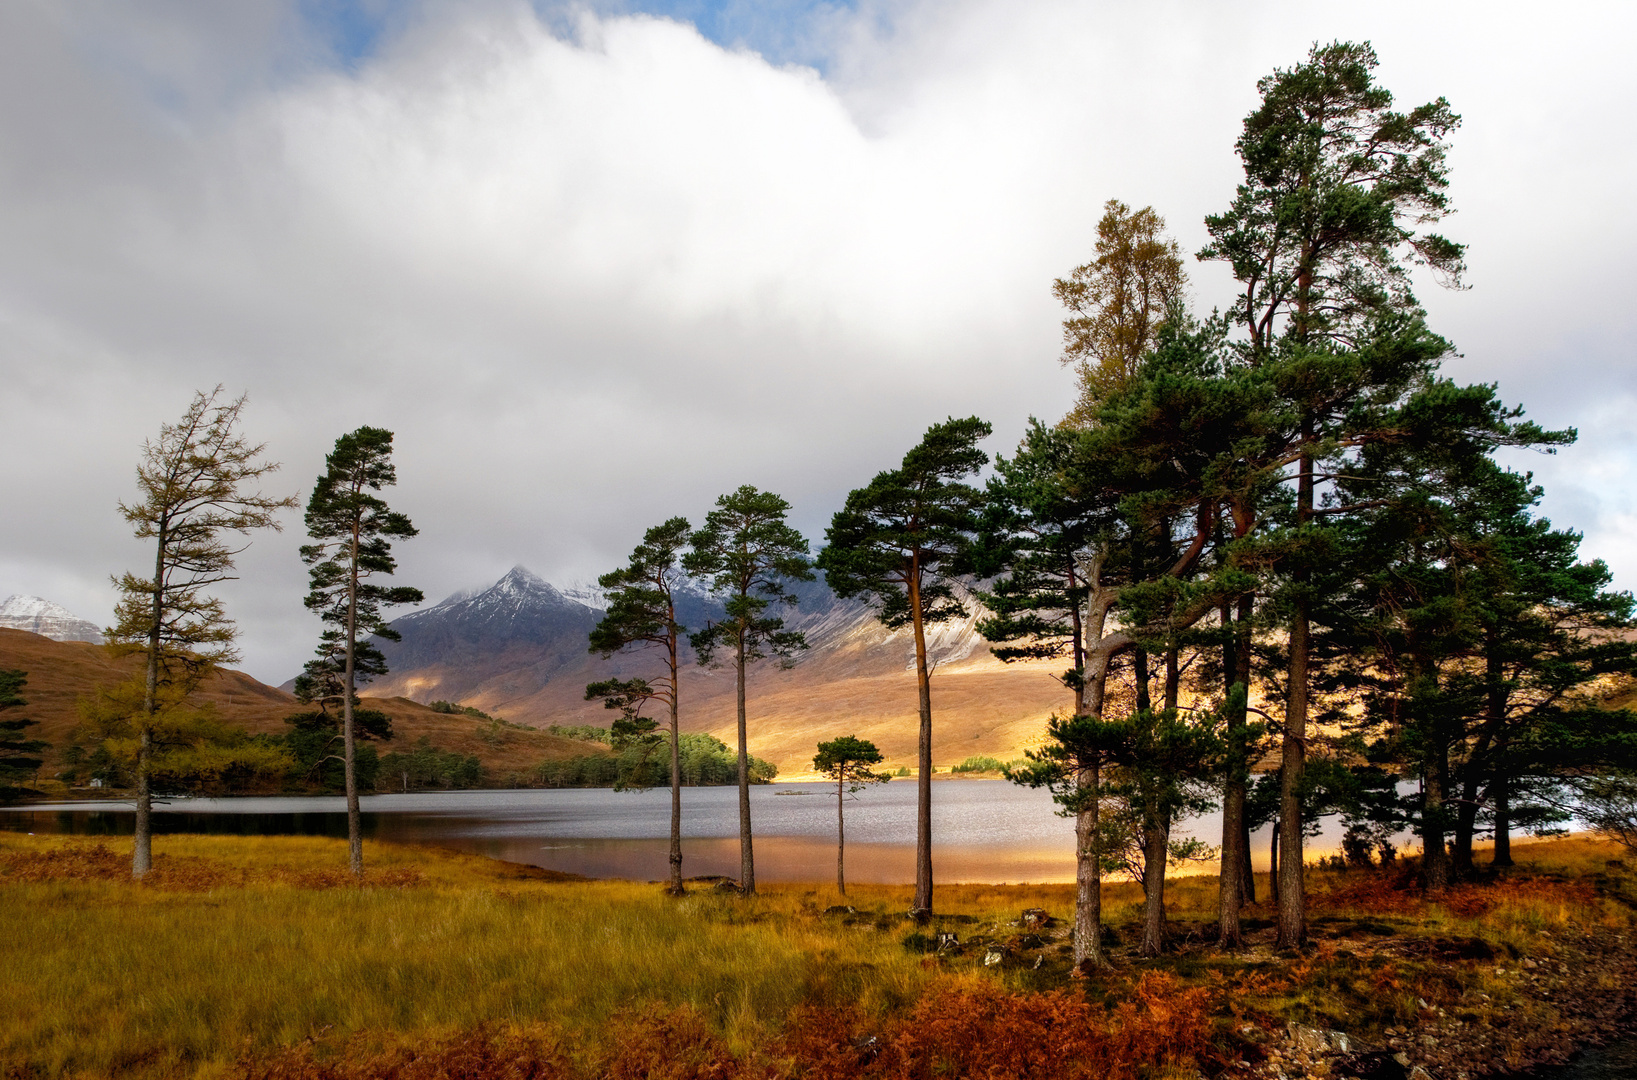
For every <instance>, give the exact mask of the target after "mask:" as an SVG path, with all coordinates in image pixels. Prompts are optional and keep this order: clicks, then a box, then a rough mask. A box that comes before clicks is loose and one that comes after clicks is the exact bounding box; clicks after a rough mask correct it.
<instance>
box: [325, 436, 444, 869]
mask: <svg viewBox="0 0 1637 1080" xmlns="http://www.w3.org/2000/svg"><path fill="white" fill-rule="evenodd" d="M324 465H325V470H324V474H323V475H322V476H320V477H319V478H318V481H317V483H316V484H314V486H313V493H312V495H311V497H309V498H308V500H307V516H306V523H307V535H308V536H309V537H311V538H312V540H313V541H314V543H311V544H306V545H303V546H302V548H301V561H302V562H304V563H306V564H307V567H308V583H309V585H310V589H309V591H308V593H307V598H306V601H305V603H306V605H307V608H308V610H310V611H316V612H318V614H319V617H320V618H321V619H323V620H324V622H325V623H326V624H328V628H327V630H326V635H332V634H339V639H337V638H336V637H334V636H326V638H325V639H324V640H323V641H322V642H321V644H320V645H319V649H318V652H319V661H320V665H321V668H322V670H318V669H311V668H310V670H309V671H308V672H306V673H305V674H308V675H309V676H314V677H318V678H323V677H326V676H331V677H333V676H334V675H335V674H336V672H335V671H334V670H333V668H334V664H335V663H336V662H337V661H339V664H340V672H339V676H340V678H339V683H340V685H339V687H338V688H337V689H339V693H340V698H341V702H340V704H341V739H342V754H343V763H344V768H345V771H346V785H347V859H348V865H349V866H350V868H351V870H352V872H353V873H354V874H356V875H358V876H360V877H361V876H363V873H364V840H363V832H362V827H361V820H360V815H359V808H358V773H357V738H358V725H357V716H356V715H355V712H354V707H353V706H354V702H355V701H356V700H357V690H358V686H359V685H360V684H361V683H364V682H367V681H368V680H369V679H370V678H372V677H374V676H377V675H381V674H384V673H385V670H386V663H385V661H384V660H383V659H381V657H380V653H379V651H378V650H375V647H374V646H373V645H370V644H369V642H368V639H369V638H370V637H372V636H373V637H379V638H383V639H385V640H387V641H397V640H399V635H398V632H397V631H395V630H393V629H392V627H391V626H390V625H388V622H387V619H386V616H385V615H384V614H383V612H382V608H383V607H386V606H392V605H398V604H418V603H420V602H421V600H422V599H424V597H422V595H421V591H420V590H419V589H415V588H411V587H409V586H407V585H380V584H377V583H376V582H375V581H373V580H371V579H372V578H383V577H391V576H392V574H393V573H394V572H396V571H397V569H398V563H397V560H396V559H395V558H393V555H392V545H391V543H390V541H392V540H407V539H409V538H410V537H412V536H414V535H415V534H416V529H415V526H414V525H412V524H411V523H410V520H409V518H408V517H407V516H405V515H404V514H401V513H398V512H397V511H395V510H393V509H391V508H390V507H389V506H387V504H386V502H385V500H383V499H382V498H381V497H380V496H379V495H376V494H374V493H375V492H378V491H380V490H382V489H383V488H387V487H391V486H392V485H394V484H396V483H397V482H398V472H397V469H396V468H395V467H394V466H393V464H392V432H390V431H387V430H385V429H383V428H375V427H361V428H359V429H358V430H356V431H353V432H351V433H349V434H346V435H343V436H341V437H340V438H338V439H336V441H335V449H334V450H333V451H331V452H330V453H329V454H328V455H327V456H326V457H325V459H324ZM361 658H362V663H361V662H360V660H361Z"/></svg>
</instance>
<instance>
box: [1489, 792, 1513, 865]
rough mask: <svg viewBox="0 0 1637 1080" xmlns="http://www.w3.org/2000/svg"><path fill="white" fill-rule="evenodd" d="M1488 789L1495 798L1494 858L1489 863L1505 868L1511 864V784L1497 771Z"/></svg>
mask: <svg viewBox="0 0 1637 1080" xmlns="http://www.w3.org/2000/svg"><path fill="white" fill-rule="evenodd" d="M1490 791H1491V793H1492V797H1493V798H1494V800H1495V858H1494V859H1493V860H1492V861H1491V862H1490V865H1491V866H1493V867H1495V868H1496V869H1505V868H1507V867H1509V866H1511V865H1512V786H1511V783H1510V782H1509V781H1508V779H1507V778H1506V777H1505V776H1504V775H1501V774H1500V773H1499V772H1498V771H1497V774H1496V776H1495V782H1494V784H1493V786H1491V788H1490Z"/></svg>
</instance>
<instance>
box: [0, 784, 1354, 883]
mask: <svg viewBox="0 0 1637 1080" xmlns="http://www.w3.org/2000/svg"><path fill="white" fill-rule="evenodd" d="M737 795H738V793H737V790H736V789H734V788H731V787H710V788H684V789H683V792H682V828H683V847H682V854H683V860H684V862H683V872H684V873H686V874H687V875H688V876H690V877H693V876H702V875H710V874H722V875H728V876H737V873H738V867H739V846H738V835H739V816H738V801H737ZM362 804H363V809H364V814H363V829H364V836H365V837H366V838H369V839H377V840H388V841H393V842H397V843H426V844H436V845H439V846H442V847H449V848H454V849H457V850H461V851H469V852H475V853H478V854H482V855H487V856H490V857H493V858H498V859H506V860H508V861H513V862H521V863H532V864H534V865H536V866H543V867H546V868H548V869H551V870H559V871H563V872H566V873H573V874H583V875H586V876H588V877H621V878H634V879H637V880H655V879H659V878H663V877H664V876H665V875H666V873H667V862H666V856H667V852H668V842H667V838H668V837H669V835H670V793H669V791H666V790H653V791H646V792H614V791H609V790H607V789H602V788H591V789H572V790H568V789H559V790H549V791H539V790H535V791H461V792H423V793H415V794H407V795H372V796H368V797H366V798H364V799H363V800H362ZM932 807H933V837H934V840H935V843H934V847H933V868H934V874H935V876H936V878H937V879H938V880H940V881H946V882H961V881H977V882H1023V881H1032V882H1066V881H1072V880H1074V829H1073V826H1072V824H1071V823H1070V822H1069V821H1067V820H1066V819H1064V818H1061V817H1058V816H1057V815H1056V813H1055V810H1056V807H1055V806H1054V804H1053V803H1052V801H1051V796H1050V795H1049V794H1048V793H1047V792H1045V791H1039V790H1035V789H1031V788H1022V787H1018V786H1017V785H1014V784H1010V783H1006V782H1005V781H998V780H997V781H985V780H961V781H945V782H940V783H937V784H935V785H933V803H932ZM156 811H157V812H156V813H155V814H154V819H153V820H154V831H155V832H156V833H159V834H165V833H218V834H223V833H225V834H233V835H245V836H271V835H300V836H345V835H346V831H347V825H346V812H345V811H346V803H345V800H343V799H342V798H341V797H340V796H316V797H305V796H294V797H271V798H233V799H174V800H169V801H168V802H166V803H164V804H162V805H159V806H156ZM846 814H847V877H848V880H850V881H859V882H866V881H867V882H884V883H902V882H908V881H913V880H914V877H915V862H914V856H915V784H913V783H909V782H904V781H898V782H895V783H891V784H883V785H880V786H878V787H872V788H867V789H865V790H864V791H861V792H859V793H858V795H857V796H855V797H850V798H849V799H848V800H847V805H846ZM751 817H752V821H753V823H754V826H755V836H756V873H757V876H758V877H759V878H761V879H762V880H766V881H825V880H828V879H831V878H833V877H834V875H835V829H836V800H835V788H834V787H831V786H830V785H828V784H820V783H786V784H773V785H768V786H765V787H755V788H752V789H751ZM132 824H133V815H132V807H131V804H129V803H116V802H80V803H56V804H49V805H36V806H31V807H11V808H5V809H0V828H5V829H10V830H16V831H26V832H49V833H73V834H81V835H91V836H121V835H129V834H130V833H131V831H132ZM1185 830H1186V833H1187V834H1188V835H1195V836H1200V837H1203V838H1204V839H1206V840H1207V841H1208V842H1211V843H1216V842H1219V841H1220V839H1221V837H1220V833H1221V822H1220V818H1218V817H1217V816H1215V815H1209V816H1206V817H1203V818H1197V819H1194V820H1192V821H1190V822H1188V823H1186V825H1185ZM1179 831H1182V830H1179ZM1332 831H1333V832H1334V831H1336V830H1335V828H1334V827H1333V828H1332ZM1267 839H1268V834H1267V833H1266V830H1263V832H1262V833H1260V834H1258V835H1257V836H1256V837H1253V841H1252V852H1253V860H1254V861H1255V862H1256V864H1257V865H1258V866H1259V867H1260V868H1263V869H1265V868H1266V863H1267V859H1268V856H1267ZM1338 840H1339V837H1337V836H1331V835H1326V836H1321V837H1319V838H1318V839H1316V840H1315V841H1313V842H1312V848H1311V849H1310V850H1314V851H1322V850H1324V849H1326V848H1332V849H1333V848H1334V847H1335V845H1336V844H1337V843H1338ZM1189 869H1190V870H1191V871H1192V872H1196V873H1197V872H1214V871H1215V866H1214V864H1199V865H1196V866H1194V867H1191V868H1189Z"/></svg>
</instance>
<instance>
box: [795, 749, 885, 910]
mask: <svg viewBox="0 0 1637 1080" xmlns="http://www.w3.org/2000/svg"><path fill="white" fill-rule="evenodd" d="M879 764H881V751H880V750H879V749H877V748H876V745H875V744H874V743H873V742H870V741H869V740H868V739H860V738H857V737H856V736H853V735H843V736H842V737H841V738H839V739H831V740H830V741H829V742H821V743H819V744H818V755H817V756H816V757H814V758H813V768H814V769H816V770H818V771H819V772H821V773H823V774H824V775H825V776H828V777H829V778H830V779H832V780H834V781H835V782H836V891H837V892H839V893H841V895H842V896H846V895H847V822H846V818H845V816H844V814H843V812H842V806H843V803H844V802H845V801H846V799H845V797H846V795H847V794H848V793H854V794H856V793H857V792H860V791H863V790H864V786H865V785H866V784H882V783H885V782H886V781H888V780H891V779H892V777H890V776H888V775H887V774H886V773H878V772H872V771H870V766H871V765H879Z"/></svg>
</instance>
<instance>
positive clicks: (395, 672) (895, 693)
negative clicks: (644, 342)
mask: <svg viewBox="0 0 1637 1080" xmlns="http://www.w3.org/2000/svg"><path fill="white" fill-rule="evenodd" d="M572 591H573V593H574V595H573V596H570V595H567V594H566V592H565V590H562V589H558V588H556V587H554V586H552V585H551V584H549V583H548V582H545V581H543V580H541V579H540V578H538V577H536V576H535V575H534V574H532V573H530V572H529V571H528V570H526V569H524V568H523V567H520V566H519V567H514V568H513V569H512V570H511V571H510V572H509V573H507V574H506V575H505V576H504V577H503V578H501V579H500V581H498V582H496V583H495V584H494V585H493V586H491V587H490V588H488V589H485V590H482V591H480V592H475V593H469V594H457V595H455V596H452V597H450V598H448V599H447V600H445V601H443V602H442V603H440V604H437V605H436V606H434V607H431V608H427V609H425V610H423V611H419V612H414V613H412V614H409V615H406V616H403V617H400V618H399V619H397V620H396V621H394V623H393V627H394V628H395V629H396V630H398V631H399V633H401V634H402V635H403V641H402V642H401V643H393V642H380V643H379V644H380V645H381V649H382V651H383V652H384V653H385V654H386V656H387V661H388V664H389V666H390V667H391V673H390V674H389V675H388V676H387V677H386V678H384V679H382V680H381V681H379V682H378V683H376V684H374V685H372V686H371V688H370V693H372V694H380V695H384V696H403V697H406V698H410V699H413V700H415V701H423V702H429V701H437V700H448V701H456V702H459V703H461V704H465V705H473V706H475V707H477V708H479V709H482V710H484V711H485V712H489V713H493V714H497V715H501V716H504V717H505V718H506V719H508V720H512V721H517V722H521V723H526V724H533V725H536V726H546V725H549V724H554V723H556V724H596V725H606V724H607V723H608V722H609V719H610V715H609V714H608V713H607V712H606V711H605V710H604V709H602V708H601V706H600V705H599V704H597V703H595V702H587V701H585V686H586V684H587V683H589V682H593V681H595V680H598V679H604V678H608V677H610V676H613V675H618V676H622V677H629V676H632V675H639V674H640V675H648V676H650V677H653V676H657V675H658V674H659V673H660V671H661V668H662V662H661V660H660V658H659V657H658V656H657V655H655V654H653V653H651V652H645V651H644V650H640V649H638V650H631V651H628V652H625V653H621V654H619V655H617V656H615V657H612V658H609V659H604V658H602V657H600V656H597V655H594V654H592V653H589V652H588V651H587V635H588V634H589V632H590V630H591V628H592V627H593V626H594V625H596V622H597V620H598V619H599V618H601V614H602V613H601V610H600V605H601V597H600V595H599V594H598V593H597V592H596V590H594V589H587V588H584V587H580V588H576V589H574V590H572ZM794 591H795V592H796V594H797V596H798V600H799V602H798V603H797V604H796V606H795V607H794V608H793V609H789V610H786V611H784V612H783V613H782V614H783V615H784V617H785V619H786V624H787V625H788V626H789V627H791V628H792V629H796V630H800V631H802V632H803V633H804V634H806V635H807V640H808V643H809V645H810V646H811V647H810V648H809V649H808V650H807V651H806V652H805V653H803V654H801V655H800V656H799V657H798V658H797V660H796V662H795V664H794V665H793V666H792V667H790V668H789V669H781V668H780V667H779V666H778V665H776V664H774V663H771V662H767V661H764V662H762V663H760V664H758V665H756V666H755V667H754V668H753V669H752V672H751V676H750V680H749V695H750V703H749V725H748V726H749V728H750V749H751V752H752V753H754V754H756V755H757V756H759V757H763V758H766V759H768V760H770V761H772V762H774V763H775V764H776V765H778V766H779V769H780V772H781V775H786V776H789V775H793V774H800V773H803V772H806V771H809V770H810V769H811V762H812V757H813V753H814V750H815V748H816V745H817V743H818V742H819V741H821V740H824V739H830V738H834V737H836V736H837V735H848V734H855V735H858V736H859V737H860V738H867V739H871V740H873V741H874V742H876V743H877V745H879V746H880V747H881V749H882V751H883V753H885V754H886V755H887V758H888V761H889V763H890V764H892V765H893V766H897V765H900V764H904V765H911V766H913V764H914V761H915V737H916V730H917V719H916V718H917V698H916V690H915V677H914V670H913V662H914V646H913V642H912V640H911V637H910V633H909V631H908V630H899V631H889V630H887V629H886V628H884V627H882V626H881V624H880V623H879V622H877V621H876V619H875V617H874V615H873V613H872V612H871V611H870V609H869V608H867V607H866V606H865V605H864V604H862V603H859V602H856V601H849V600H841V599H839V598H838V597H836V596H835V594H834V593H832V592H831V591H830V590H829V588H828V587H827V586H825V585H824V583H823V582H822V581H814V582H809V583H803V584H799V585H798V586H797V587H796V588H795V590H794ZM678 606H679V619H680V620H681V621H682V622H684V623H685V624H686V625H687V626H689V627H690V628H698V627H700V626H703V625H704V623H705V621H706V620H707V619H710V618H715V617H718V616H719V614H720V606H719V605H717V604H716V603H715V602H714V601H712V600H711V599H710V598H709V597H708V596H706V595H705V594H703V593H702V592H698V591H692V592H689V593H687V594H686V595H685V596H684V597H683V600H682V602H681V603H680V604H679V605H678ZM975 620H976V615H975V614H974V615H973V616H972V617H971V618H968V619H967V620H965V621H964V622H960V623H950V624H945V625H943V626H939V627H936V628H935V629H933V630H932V633H931V640H930V642H929V644H930V646H931V651H932V656H933V658H934V660H935V662H936V664H937V667H936V670H935V674H934V677H933V709H934V747H933V749H934V758H935V761H936V762H937V763H938V765H939V766H940V767H942V768H945V769H947V768H948V767H949V766H951V765H953V764H956V763H958V762H960V761H962V760H964V759H965V758H967V757H968V756H971V755H974V754H987V755H991V756H995V757H1000V758H1003V759H1007V758H1012V757H1016V756H1018V755H1019V754H1020V753H1021V752H1022V750H1023V749H1024V748H1025V747H1027V746H1032V745H1035V744H1036V743H1037V742H1038V740H1039V738H1040V736H1041V734H1042V732H1043V730H1044V725H1045V719H1046V716H1047V715H1048V714H1049V713H1051V712H1052V710H1054V709H1061V708H1062V707H1063V706H1064V705H1065V704H1066V701H1067V695H1066V692H1065V691H1064V690H1063V688H1062V687H1061V686H1060V685H1059V684H1058V683H1057V681H1056V680H1055V679H1054V678H1052V673H1053V672H1055V671H1056V670H1057V669H1058V668H1059V667H1060V666H1061V665H1058V664H1024V665H1004V664H1001V663H999V662H998V661H996V660H995V659H994V658H993V657H992V656H990V654H989V650H988V646H987V643H986V642H984V641H983V639H982V637H981V636H979V635H978V634H977V632H976V630H975V629H974V627H973V623H974V622H975ZM681 697H682V705H681V719H682V726H683V728H684V730H687V731H706V732H710V733H711V734H713V735H715V736H717V737H718V738H720V739H722V740H723V741H725V742H728V743H730V744H731V743H732V742H733V740H734V730H735V723H736V721H735V716H734V693H733V675H732V672H731V670H729V669H727V668H725V667H724V668H715V669H711V668H702V667H700V666H698V665H697V664H695V663H694V662H693V658H692V656H691V655H690V656H689V657H688V666H687V670H686V673H685V675H684V679H683V687H682V693H681Z"/></svg>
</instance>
